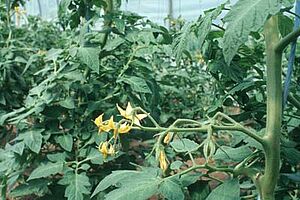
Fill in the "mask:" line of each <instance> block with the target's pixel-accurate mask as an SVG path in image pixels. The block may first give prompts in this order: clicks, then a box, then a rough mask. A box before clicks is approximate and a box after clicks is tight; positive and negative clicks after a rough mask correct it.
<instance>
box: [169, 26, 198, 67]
mask: <svg viewBox="0 0 300 200" xmlns="http://www.w3.org/2000/svg"><path fill="white" fill-rule="evenodd" d="M193 25H194V24H193V23H191V22H190V23H186V24H185V25H184V26H183V28H182V30H181V33H180V34H178V36H177V37H176V38H175V39H174V44H173V49H174V54H175V60H176V63H179V61H180V59H181V56H182V52H183V51H184V50H185V49H186V45H187V41H188V38H189V35H190V34H191V28H192V26H193Z"/></svg>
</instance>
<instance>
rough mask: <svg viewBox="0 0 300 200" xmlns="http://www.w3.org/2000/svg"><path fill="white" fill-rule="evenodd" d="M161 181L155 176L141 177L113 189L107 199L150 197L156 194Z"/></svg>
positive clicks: (119, 199)
mask: <svg viewBox="0 0 300 200" xmlns="http://www.w3.org/2000/svg"><path fill="white" fill-rule="evenodd" d="M159 183H160V181H159V180H158V179H155V178H149V179H139V180H137V181H136V182H134V183H131V184H130V185H127V186H124V187H121V188H118V189H116V190H113V191H111V192H110V193H108V194H107V195H106V196H105V200H132V199H148V198H150V197H151V196H153V195H154V194H156V192H157V189H158V185H159Z"/></svg>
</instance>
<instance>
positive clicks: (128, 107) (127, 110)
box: [126, 102, 133, 117]
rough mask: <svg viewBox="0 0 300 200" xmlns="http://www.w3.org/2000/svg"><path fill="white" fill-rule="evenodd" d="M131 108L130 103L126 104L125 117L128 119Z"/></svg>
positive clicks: (130, 114)
mask: <svg viewBox="0 0 300 200" xmlns="http://www.w3.org/2000/svg"><path fill="white" fill-rule="evenodd" d="M132 110H133V109H132V106H131V104H130V102H128V104H127V107H126V116H127V117H129V116H132Z"/></svg>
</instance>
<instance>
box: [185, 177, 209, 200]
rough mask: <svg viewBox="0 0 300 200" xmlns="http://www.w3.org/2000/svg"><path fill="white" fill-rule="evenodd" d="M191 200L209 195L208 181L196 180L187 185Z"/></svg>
mask: <svg viewBox="0 0 300 200" xmlns="http://www.w3.org/2000/svg"><path fill="white" fill-rule="evenodd" d="M188 190H189V193H190V195H191V200H202V199H203V200H204V199H206V197H207V196H208V195H209V190H210V189H209V184H208V181H197V182H195V183H193V184H191V185H190V186H189V187H188Z"/></svg>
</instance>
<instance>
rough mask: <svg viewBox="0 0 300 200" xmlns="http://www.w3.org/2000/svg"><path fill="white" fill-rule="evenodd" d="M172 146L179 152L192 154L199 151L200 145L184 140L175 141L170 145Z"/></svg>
mask: <svg viewBox="0 0 300 200" xmlns="http://www.w3.org/2000/svg"><path fill="white" fill-rule="evenodd" d="M170 145H171V146H172V147H173V148H174V150H175V151H177V152H191V151H195V150H197V149H198V147H199V144H197V143H196V142H194V141H192V140H190V139H186V138H184V139H182V140H174V141H172V142H171V143H170Z"/></svg>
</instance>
